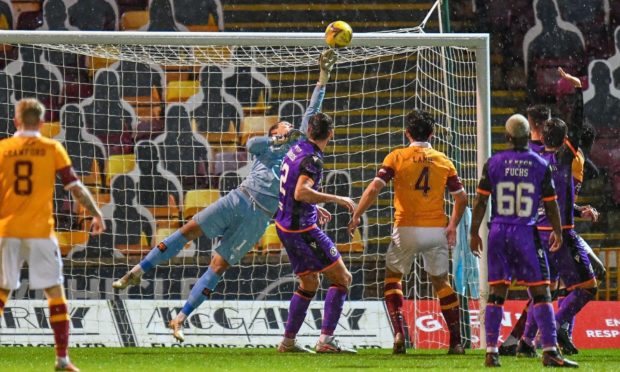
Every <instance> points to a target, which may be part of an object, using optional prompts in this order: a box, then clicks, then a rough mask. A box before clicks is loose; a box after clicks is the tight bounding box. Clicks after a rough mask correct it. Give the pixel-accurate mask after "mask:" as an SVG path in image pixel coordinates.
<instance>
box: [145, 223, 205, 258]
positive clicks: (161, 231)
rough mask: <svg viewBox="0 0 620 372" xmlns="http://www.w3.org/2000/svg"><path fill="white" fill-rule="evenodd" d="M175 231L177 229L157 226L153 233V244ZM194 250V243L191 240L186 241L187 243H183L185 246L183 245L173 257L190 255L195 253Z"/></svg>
mask: <svg viewBox="0 0 620 372" xmlns="http://www.w3.org/2000/svg"><path fill="white" fill-rule="evenodd" d="M175 231H177V229H170V228H158V229H157V232H156V233H155V242H154V244H159V242H161V241H162V240H164V239H166V238H167V237H169V236H170V235H172V234H174V232H175ZM195 250H196V245H195V243H194V242H193V241H190V242H187V244H185V246H184V247H183V250H182V251H180V252H179V253H178V254H177V255H176V256H175V257H176V258H182V257H192V256H193V255H194V253H195Z"/></svg>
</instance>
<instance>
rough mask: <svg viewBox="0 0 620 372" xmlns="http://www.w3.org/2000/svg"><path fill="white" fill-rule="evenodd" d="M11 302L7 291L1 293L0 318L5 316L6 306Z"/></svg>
mask: <svg viewBox="0 0 620 372" xmlns="http://www.w3.org/2000/svg"><path fill="white" fill-rule="evenodd" d="M8 300H9V293H8V292H6V291H5V290H1V291H0V318H2V316H3V315H4V305H6V302H7V301H8Z"/></svg>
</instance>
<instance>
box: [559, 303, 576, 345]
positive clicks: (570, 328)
mask: <svg viewBox="0 0 620 372" xmlns="http://www.w3.org/2000/svg"><path fill="white" fill-rule="evenodd" d="M565 298H566V297H558V309H561V308H562V303H563V302H564V299H565ZM573 328H575V317H572V318H571V319H569V321H568V335H569V336H570V337H573Z"/></svg>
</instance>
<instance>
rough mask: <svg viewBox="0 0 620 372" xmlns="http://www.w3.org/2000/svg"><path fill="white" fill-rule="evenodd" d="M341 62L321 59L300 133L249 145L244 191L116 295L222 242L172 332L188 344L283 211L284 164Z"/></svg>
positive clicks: (214, 208) (203, 214)
mask: <svg viewBox="0 0 620 372" xmlns="http://www.w3.org/2000/svg"><path fill="white" fill-rule="evenodd" d="M336 60H337V56H336V54H335V53H334V51H333V50H331V49H329V50H326V51H324V52H323V53H321V56H320V58H319V67H320V75H319V81H318V82H317V84H316V87H315V88H314V92H313V93H312V98H311V100H310V104H309V105H308V108H307V110H306V112H305V113H304V117H303V120H302V123H301V127H300V128H299V130H296V129H293V126H292V125H291V124H290V123H288V122H285V121H281V122H279V123H277V124H275V125H274V126H272V127H271V128H270V129H269V133H268V135H267V136H262V137H254V138H251V139H249V140H248V143H247V149H248V152H249V153H250V154H252V155H253V156H254V161H253V163H252V167H251V170H250V174H248V176H247V177H246V178H245V180H243V182H242V183H241V185H240V186H239V187H238V188H237V189H235V190H232V191H231V192H230V193H229V194H228V195H226V196H224V197H223V198H221V199H219V200H218V201H217V202H215V203H213V204H211V205H210V206H208V207H207V208H205V209H203V210H201V211H200V212H198V213H197V214H196V215H195V216H194V218H193V219H192V220H191V221H189V222H187V223H186V224H185V225H184V226H182V227H181V228H180V229H178V230H177V231H176V232H174V233H173V234H172V235H170V236H169V237H167V238H165V239H164V240H163V241H162V242H161V243H159V244H158V245H157V246H156V247H155V248H153V249H152V250H151V251H150V252H149V253H148V255H147V256H146V257H145V258H144V259H142V261H141V262H140V263H139V264H137V265H136V266H134V267H133V268H132V269H131V270H130V271H129V272H128V273H126V274H125V275H124V276H123V277H122V278H120V279H118V280H117V281H115V282H114V283H113V284H112V286H113V287H114V288H116V289H124V288H126V287H128V286H130V285H138V284H140V280H141V277H142V275H143V274H144V273H145V272H148V271H150V270H151V269H153V268H154V267H155V266H157V265H159V264H161V263H162V262H165V261H168V260H169V259H171V258H172V257H174V256H176V255H177V254H178V253H179V251H181V250H182V249H183V247H184V246H185V244H186V243H187V242H189V241H191V240H194V239H197V238H199V237H201V236H203V235H205V236H207V237H209V238H215V237H221V240H220V244H219V245H218V246H217V247H216V248H214V251H213V254H212V257H211V262H210V264H209V268H208V269H207V271H206V272H205V273H204V274H203V275H202V277H200V279H198V281H197V282H196V284H195V285H194V287H193V288H192V290H191V292H190V295H189V298H188V299H187V301H186V303H185V305H184V306H183V309H182V310H181V312H179V314H177V316H176V318H175V319H173V320H171V321H170V324H169V326H170V328H171V329H172V332H173V336H174V337H175V338H176V339H177V340H179V341H183V340H184V339H185V336H184V335H183V322H184V321H185V319H186V318H187V317H188V316H189V315H190V313H191V312H192V311H194V310H195V309H196V308H197V307H198V306H200V304H201V303H202V302H204V301H205V300H206V299H207V298H208V297H209V295H210V294H211V292H213V290H214V289H215V287H216V285H217V283H218V282H219V280H220V278H221V276H222V274H223V273H224V271H226V269H228V267H230V266H231V265H235V264H237V263H238V262H239V261H240V260H241V258H243V256H245V254H246V253H247V252H248V251H249V250H250V249H251V248H252V247H253V246H254V245H255V244H256V243H257V242H258V240H259V239H260V237H261V236H262V235H263V233H264V232H265V229H266V228H267V226H268V224H269V221H270V220H271V218H272V217H273V215H274V214H275V212H276V210H277V208H278V193H279V189H280V178H279V177H280V164H281V163H282V159H283V157H284V155H285V154H286V153H287V152H288V150H289V149H290V147H291V146H292V145H293V144H294V143H296V142H297V140H299V139H300V138H301V137H302V136H304V135H305V133H306V131H307V129H308V122H309V121H310V119H311V118H312V117H313V115H315V114H316V113H318V112H319V110H320V108H321V104H322V103H323V98H324V96H325V85H326V84H327V82H328V80H329V75H330V72H331V70H332V68H333V66H334V64H335V63H336ZM325 213H328V212H327V211H325Z"/></svg>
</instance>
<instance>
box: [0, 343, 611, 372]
mask: <svg viewBox="0 0 620 372" xmlns="http://www.w3.org/2000/svg"><path fill="white" fill-rule="evenodd" d="M70 354H71V359H72V360H73V361H74V362H75V364H76V365H77V366H78V367H79V368H80V369H81V370H82V371H85V372H88V371H131V372H138V371H148V372H155V371H217V372H220V371H244V372H248V371H270V372H271V371H286V372H292V371H330V370H332V371H399V370H405V369H425V370H431V371H442V370H443V371H446V370H457V369H458V370H481V369H484V367H483V361H484V353H483V352H482V351H481V350H476V351H470V350H468V354H467V355H463V356H450V357H448V356H447V355H445V351H443V350H409V353H408V354H407V355H392V354H391V350H386V349H384V350H362V351H360V352H359V354H357V355H316V354H315V355H307V354H304V355H301V354H278V353H277V352H276V351H275V349H258V350H252V349H214V348H200V349H177V348H174V349H172V348H167V349H153V348H100V349H72V350H71V351H70ZM0 360H1V361H2V371H46V370H47V371H51V370H53V365H52V363H53V360H54V357H53V351H52V349H51V348H35V347H28V348H26V347H24V348H22V347H19V348H12V347H11V348H1V349H0ZM573 360H575V361H577V362H579V363H580V369H581V370H586V371H618V370H619V369H620V350H618V349H604V350H600V349H599V350H583V351H581V353H580V354H579V355H575V356H574V358H573ZM501 361H502V370H506V371H531V370H540V369H542V364H541V362H540V360H539V359H537V360H532V359H522V358H516V357H502V360H501Z"/></svg>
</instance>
